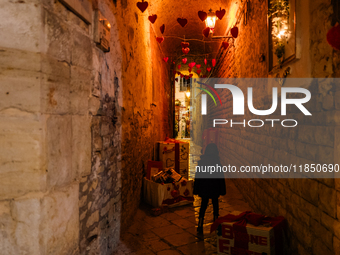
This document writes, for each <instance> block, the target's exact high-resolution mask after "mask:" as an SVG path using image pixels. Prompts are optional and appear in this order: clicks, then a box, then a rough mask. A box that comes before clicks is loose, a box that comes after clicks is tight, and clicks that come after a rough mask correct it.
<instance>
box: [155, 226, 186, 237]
mask: <svg viewBox="0 0 340 255" xmlns="http://www.w3.org/2000/svg"><path fill="white" fill-rule="evenodd" d="M151 231H153V232H154V233H155V234H156V235H158V236H159V237H161V238H163V237H166V236H169V235H174V234H179V233H182V232H184V230H183V229H182V228H180V227H178V226H176V225H170V226H165V227H160V228H153V229H152V230H151Z"/></svg>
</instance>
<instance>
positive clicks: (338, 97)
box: [334, 91, 340, 110]
mask: <svg viewBox="0 0 340 255" xmlns="http://www.w3.org/2000/svg"><path fill="white" fill-rule="evenodd" d="M334 98H335V109H336V110H340V91H336V92H335V94H334Z"/></svg>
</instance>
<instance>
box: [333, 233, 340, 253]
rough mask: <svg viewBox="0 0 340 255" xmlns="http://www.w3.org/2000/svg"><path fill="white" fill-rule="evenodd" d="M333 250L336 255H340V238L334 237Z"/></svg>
mask: <svg viewBox="0 0 340 255" xmlns="http://www.w3.org/2000/svg"><path fill="white" fill-rule="evenodd" d="M333 250H334V255H340V238H337V237H336V236H334V237H333Z"/></svg>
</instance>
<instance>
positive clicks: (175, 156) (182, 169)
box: [156, 138, 189, 179]
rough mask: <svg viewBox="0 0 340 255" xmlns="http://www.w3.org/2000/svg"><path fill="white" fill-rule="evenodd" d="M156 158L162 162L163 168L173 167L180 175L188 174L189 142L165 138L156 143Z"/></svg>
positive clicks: (185, 176)
mask: <svg viewBox="0 0 340 255" xmlns="http://www.w3.org/2000/svg"><path fill="white" fill-rule="evenodd" d="M156 152H158V154H157V156H156V159H157V160H159V161H162V162H163V169H169V168H172V169H174V170H175V171H176V172H177V173H179V174H180V175H181V176H182V177H184V178H186V179H188V175H189V143H186V142H182V141H179V140H175V139H170V138H166V139H165V141H164V142H157V143H156Z"/></svg>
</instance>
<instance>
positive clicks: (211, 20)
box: [205, 9, 216, 33]
mask: <svg viewBox="0 0 340 255" xmlns="http://www.w3.org/2000/svg"><path fill="white" fill-rule="evenodd" d="M215 24H216V14H215V13H214V12H213V11H212V10H211V9H210V10H209V13H208V17H207V18H206V20H205V26H206V27H209V28H210V32H211V33H213V32H214V28H215Z"/></svg>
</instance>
